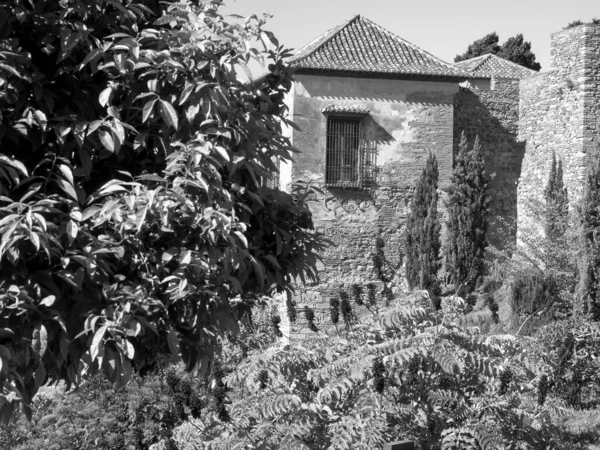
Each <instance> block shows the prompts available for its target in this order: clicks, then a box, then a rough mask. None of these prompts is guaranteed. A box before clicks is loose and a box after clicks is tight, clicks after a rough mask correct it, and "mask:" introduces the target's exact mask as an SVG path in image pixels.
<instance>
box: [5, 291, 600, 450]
mask: <svg viewBox="0 0 600 450" xmlns="http://www.w3.org/2000/svg"><path fill="white" fill-rule="evenodd" d="M394 303H395V304H394V305H393V306H391V307H383V306H380V307H378V308H377V309H376V310H373V311H372V312H371V314H368V315H367V317H364V316H363V317H361V318H360V320H359V321H358V322H357V323H355V324H354V325H353V326H352V328H348V329H346V330H345V331H342V332H341V333H340V335H339V336H338V337H327V336H326V335H325V334H319V335H318V336H317V337H316V338H315V339H312V340H307V341H304V342H294V343H292V344H291V345H284V344H283V343H280V342H277V341H276V340H275V336H274V335H273V333H272V328H271V325H270V323H269V309H268V308H265V309H264V310H263V312H262V313H261V314H258V315H257V317H255V322H254V325H253V326H252V329H250V328H247V329H243V331H242V333H241V335H239V336H238V339H231V340H226V341H225V342H224V352H223V354H222V357H221V358H220V359H219V360H218V361H215V363H213V366H212V369H211V371H210V374H209V376H208V378H205V377H200V378H198V377H196V376H193V377H192V376H190V375H189V374H185V373H184V372H183V371H182V369H181V368H177V369H174V368H172V369H169V370H167V371H165V373H163V374H159V375H157V376H152V377H147V378H146V379H144V380H137V381H138V382H137V383H130V384H129V385H128V386H127V387H124V388H119V389H117V390H113V389H111V387H110V384H109V383H107V382H106V381H104V380H103V378H100V377H94V378H93V379H92V380H91V381H90V382H88V383H87V384H85V385H84V386H83V387H82V388H80V390H79V391H76V392H73V393H69V394H66V395H63V396H61V395H58V396H55V397H54V398H53V399H48V398H46V397H41V398H38V399H37V400H36V402H34V414H33V421H32V424H31V425H27V423H26V422H25V421H24V420H23V419H22V418H14V419H13V421H12V423H11V424H9V426H7V427H4V428H2V429H0V436H1V437H2V438H3V439H4V440H2V438H0V449H2V450H4V449H5V448H10V449H11V450H31V449H33V448H40V447H44V446H50V448H52V447H51V446H52V445H55V446H58V447H57V448H66V449H71V448H73V449H75V448H77V449H84V450H85V449H92V448H93V449H95V448H99V449H109V448H110V449H116V450H119V449H126V448H127V449H129V448H132V449H133V448H135V449H140V450H141V449H152V450H164V449H169V450H171V449H172V450H200V449H202V450H204V449H206V450H208V449H224V448H231V447H233V448H235V446H239V447H240V448H242V447H243V448H248V449H279V448H286V449H311V450H319V449H329V448H330V449H349V448H359V449H365V450H367V449H369V450H371V449H373V448H380V447H381V444H382V443H384V442H389V441H394V440H398V439H410V440H413V441H414V442H415V443H416V448H417V449H419V450H423V449H454V450H459V449H478V450H481V449H494V450H499V449H507V450H508V449H540V450H542V449H544V450H547V449H551V448H557V449H558V448H570V449H578V450H584V449H587V448H588V447H587V444H589V443H598V442H600V435H599V434H598V429H597V428H598V427H597V425H598V424H599V423H600V422H598V420H597V418H596V420H589V419H588V420H586V421H581V419H580V417H586V416H585V415H583V414H587V415H591V416H593V414H596V415H597V410H589V414H588V413H586V412H585V411H586V409H587V408H597V406H598V401H599V400H600V384H599V383H598V381H599V379H598V373H600V372H599V369H600V367H599V366H598V364H599V362H600V328H598V325H597V324H592V323H589V322H585V321H577V320H573V319H571V320H568V321H561V322H556V323H553V324H551V325H548V326H545V327H541V328H540V329H539V330H538V331H536V333H535V334H534V335H533V337H534V339H532V338H520V337H515V336H512V335H503V334H496V335H482V334H480V333H479V331H478V329H477V328H476V327H469V326H465V325H463V324H462V323H463V322H464V312H465V311H464V308H465V304H464V302H463V301H462V299H460V298H458V297H447V298H444V299H443V300H442V304H441V308H440V309H439V310H437V309H435V308H434V307H433V305H432V302H431V299H430V298H429V296H428V295H427V293H426V292H418V293H416V295H414V296H413V297H409V298H406V297H405V298H400V299H395V300H394ZM138 383H139V384H138ZM578 410H581V411H582V415H581V416H579V415H578V414H577V413H576V411H578ZM565 414H568V416H567V415H565ZM577 420H579V422H576V421H577ZM574 421H575V425H569V423H573V422H574ZM573 429H575V430H573ZM3 432H4V433H3ZM46 443H50V445H47V444H46ZM3 445H4V447H2V446H3Z"/></svg>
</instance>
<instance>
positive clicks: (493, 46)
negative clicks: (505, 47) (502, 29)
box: [454, 31, 500, 62]
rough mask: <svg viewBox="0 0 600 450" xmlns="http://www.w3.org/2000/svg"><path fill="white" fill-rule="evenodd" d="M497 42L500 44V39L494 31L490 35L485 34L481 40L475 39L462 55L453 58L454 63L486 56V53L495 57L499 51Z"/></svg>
mask: <svg viewBox="0 0 600 450" xmlns="http://www.w3.org/2000/svg"><path fill="white" fill-rule="evenodd" d="M498 42H500V37H499V36H498V34H497V33H496V32H495V31H494V32H493V33H490V34H486V35H485V36H484V37H482V38H481V39H477V40H476V41H474V42H473V43H472V44H470V45H469V47H468V48H467V51H466V52H465V53H463V54H462V55H456V56H455V57H454V62H459V61H464V60H466V59H471V58H476V57H478V56H481V55H487V54H488V53H491V54H492V55H496V54H498V52H499V51H500V45H499V44H498Z"/></svg>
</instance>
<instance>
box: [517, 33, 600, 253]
mask: <svg viewBox="0 0 600 450" xmlns="http://www.w3.org/2000/svg"><path fill="white" fill-rule="evenodd" d="M599 108H600V26H588V25H585V26H579V27H575V28H570V29H567V30H563V31H560V32H558V33H555V34H553V35H552V36H551V67H550V70H549V71H548V72H546V73H542V74H539V75H537V76H534V77H532V78H527V79H524V80H522V81H521V102H520V113H519V114H520V123H519V134H518V137H519V139H520V140H522V141H523V142H524V144H525V157H524V159H523V165H522V170H521V176H520V179H519V189H518V206H517V209H518V216H519V219H518V228H519V232H518V239H519V243H520V244H521V245H525V246H527V245H532V243H534V242H535V240H536V238H539V237H541V235H542V231H541V230H542V228H541V226H540V223H541V222H540V217H539V215H540V214H539V212H536V211H539V210H540V208H542V209H543V191H544V188H545V187H546V184H547V182H548V176H549V173H550V164H551V161H552V154H553V152H554V153H555V154H556V157H557V159H560V160H561V161H562V163H563V170H564V182H565V186H566V187H567V190H568V193H569V200H570V205H571V207H573V205H574V204H575V203H576V202H577V201H578V200H579V199H580V198H581V195H582V193H583V186H584V179H585V173H586V168H587V164H588V159H589V155H590V153H591V152H592V151H593V150H594V149H595V145H596V144H595V140H594V136H595V135H596V132H597V127H598V117H599ZM540 204H541V206H540Z"/></svg>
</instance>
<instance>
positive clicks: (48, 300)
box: [40, 295, 56, 308]
mask: <svg viewBox="0 0 600 450" xmlns="http://www.w3.org/2000/svg"><path fill="white" fill-rule="evenodd" d="M54 302H56V296H54V295H49V296H48V297H44V298H43V299H42V301H41V302H40V306H45V307H47V308H50V307H52V305H54Z"/></svg>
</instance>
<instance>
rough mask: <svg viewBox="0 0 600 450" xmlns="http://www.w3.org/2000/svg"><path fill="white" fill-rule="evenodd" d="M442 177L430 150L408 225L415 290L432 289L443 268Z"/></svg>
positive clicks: (411, 282)
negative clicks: (439, 196) (440, 193)
mask: <svg viewBox="0 0 600 450" xmlns="http://www.w3.org/2000/svg"><path fill="white" fill-rule="evenodd" d="M438 177H439V173H438V164H437V160H436V158H435V155H434V154H433V153H429V157H428V158H427V163H426V165H425V168H424V169H423V171H422V172H421V177H420V178H419V181H418V183H417V186H416V187H415V193H414V195H413V198H412V201H411V204H410V213H409V215H408V220H407V225H406V227H407V229H406V243H405V245H406V247H405V248H406V279H407V281H408V284H409V286H410V287H411V289H413V288H421V289H429V288H430V286H431V285H432V283H434V280H436V279H437V273H438V270H439V268H440V246H441V243H440V223H439V220H438V212H437V202H438V193H437V186H438Z"/></svg>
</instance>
